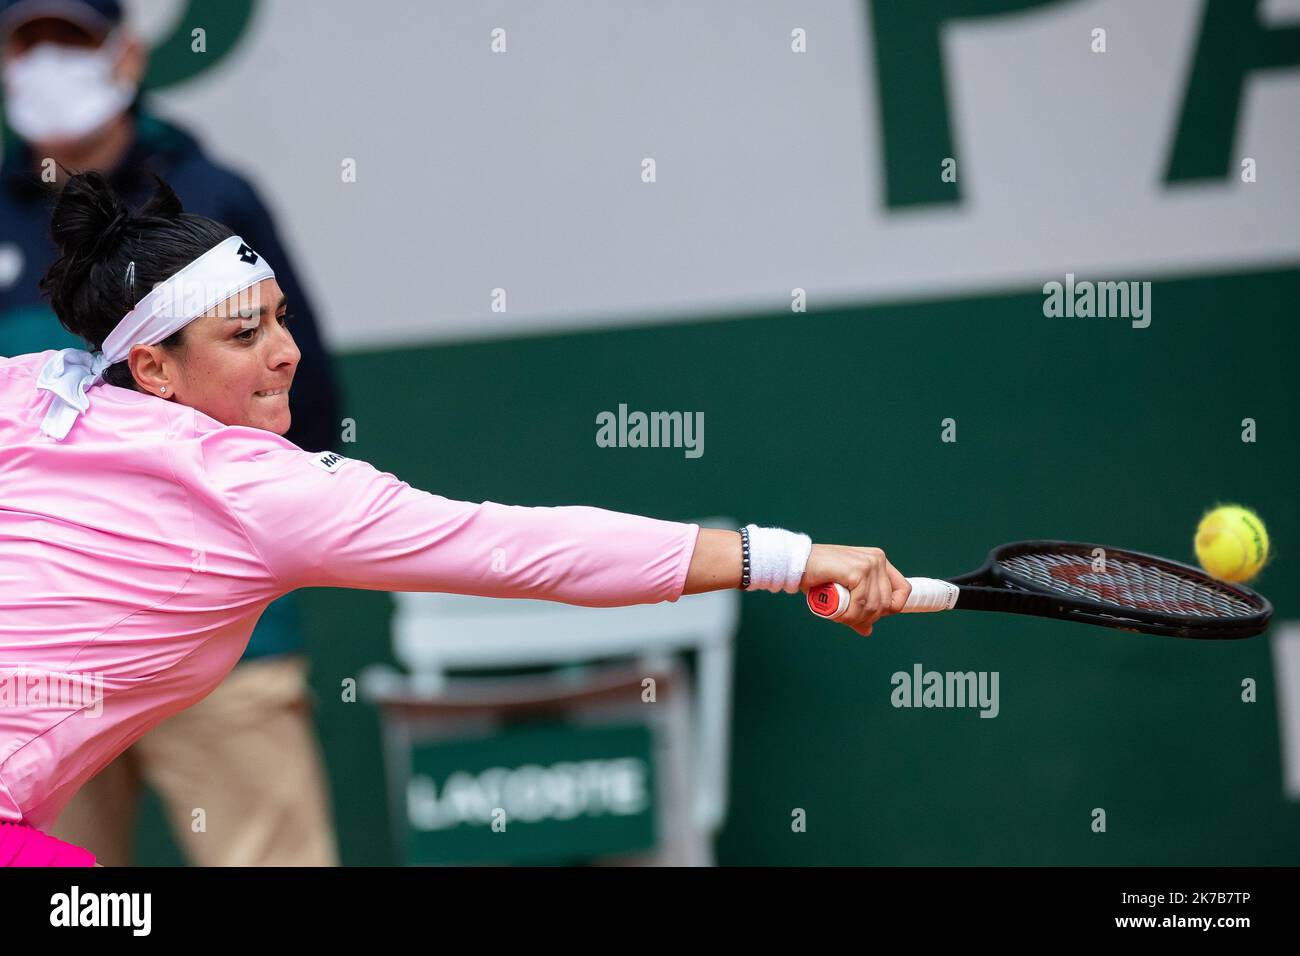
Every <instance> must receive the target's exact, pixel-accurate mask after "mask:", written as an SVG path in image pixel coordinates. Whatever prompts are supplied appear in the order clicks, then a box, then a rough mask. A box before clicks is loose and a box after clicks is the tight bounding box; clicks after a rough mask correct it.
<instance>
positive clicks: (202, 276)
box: [36, 236, 275, 441]
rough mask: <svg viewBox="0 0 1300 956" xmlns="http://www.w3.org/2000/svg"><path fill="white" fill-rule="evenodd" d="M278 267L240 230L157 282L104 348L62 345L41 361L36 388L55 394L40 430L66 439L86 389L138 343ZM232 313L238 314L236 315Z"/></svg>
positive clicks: (152, 340)
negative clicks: (254, 249)
mask: <svg viewBox="0 0 1300 956" xmlns="http://www.w3.org/2000/svg"><path fill="white" fill-rule="evenodd" d="M274 277H275V272H274V271H272V269H271V267H270V266H269V265H268V264H267V263H266V260H265V259H263V258H262V257H261V256H259V255H258V254H257V253H256V252H254V251H253V250H252V249H250V248H249V247H248V244H247V243H245V242H244V240H243V239H241V238H239V236H231V237H230V238H229V239H226V240H224V241H223V242H221V243H220V244H218V245H216V246H213V247H212V248H211V249H209V250H208V251H207V252H205V253H203V255H201V256H199V257H198V258H197V259H195V260H194V261H193V262H191V263H190V264H189V265H187V266H186V267H185V268H184V269H182V270H181V271H180V272H177V273H176V274H175V275H173V276H172V277H171V278H169V279H168V280H167V281H165V282H160V283H158V285H156V286H154V288H153V290H152V291H150V292H149V294H148V295H146V296H145V297H144V298H143V299H141V300H140V301H139V303H138V304H137V305H136V307H135V308H134V309H132V310H131V311H130V312H128V313H127V314H126V315H125V316H124V317H123V318H122V321H121V322H119V323H117V326H116V327H115V328H114V329H113V331H112V332H110V333H109V334H108V338H106V339H104V345H103V348H102V350H101V351H100V352H98V353H92V352H88V351H86V350H84V349H63V350H62V351H59V352H56V353H54V354H53V355H51V356H50V358H49V359H48V360H47V361H46V362H45V364H44V365H43V366H41V372H40V375H39V376H37V379H36V389H37V391H40V390H41V389H44V390H46V391H48V392H52V393H53V394H54V398H53V400H52V401H51V402H50V407H49V409H48V410H47V411H46V413H45V418H44V419H43V420H42V421H41V431H43V432H44V433H45V434H47V435H49V436H50V437H51V438H53V439H54V440H55V441H62V440H63V439H64V438H65V437H66V436H67V434H68V432H69V431H70V430H71V429H72V426H73V424H74V423H75V422H76V421H77V418H78V417H79V416H80V415H81V414H82V413H83V412H84V411H85V410H86V409H87V408H88V407H89V406H90V401H89V399H87V398H86V390H87V389H89V388H93V387H94V386H95V385H98V384H99V383H100V382H101V381H102V380H103V375H104V370H105V369H107V368H108V367H109V366H110V365H114V364H116V363H117V362H120V361H122V360H123V359H125V358H126V357H127V356H128V355H130V354H131V349H132V347H134V346H136V345H157V344H158V343H159V342H161V341H162V340H163V339H165V338H167V336H169V335H171V334H172V333H174V332H176V331H178V330H180V329H183V328H184V327H185V326H187V325H189V324H190V323H191V322H193V321H194V320H195V319H197V318H198V317H199V316H201V315H202V314H203V313H205V312H207V311H208V310H210V309H212V308H214V307H215V306H217V305H219V304H221V303H222V302H224V301H225V300H226V299H228V298H230V297H231V296H233V295H238V294H239V293H240V292H243V291H245V290H246V289H249V288H251V287H253V286H254V285H256V284H257V283H259V282H261V281H262V280H263V279H272V278H274ZM232 317H233V316H232Z"/></svg>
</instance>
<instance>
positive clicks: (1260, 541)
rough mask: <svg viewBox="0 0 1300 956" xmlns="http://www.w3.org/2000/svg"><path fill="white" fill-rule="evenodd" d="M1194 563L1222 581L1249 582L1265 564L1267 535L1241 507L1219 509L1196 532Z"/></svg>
mask: <svg viewBox="0 0 1300 956" xmlns="http://www.w3.org/2000/svg"><path fill="white" fill-rule="evenodd" d="M1196 560H1198V561H1200V562H1201V567H1203V568H1204V569H1205V572H1206V573H1207V574H1209V575H1210V576H1211V577H1216V578H1218V579H1219V580H1221V581H1238V582H1242V581H1249V580H1250V579H1251V578H1253V577H1254V576H1255V575H1256V574H1258V573H1259V569H1260V568H1262V567H1263V566H1264V562H1265V561H1267V560H1268V532H1267V531H1266V530H1265V529H1264V522H1262V521H1260V520H1259V515H1257V514H1255V512H1253V511H1251V510H1250V509H1249V508H1243V507H1242V506H1241V505H1219V506H1218V507H1216V508H1215V509H1214V510H1213V511H1209V512H1207V513H1206V515H1205V517H1203V518H1202V519H1201V523H1200V524H1199V525H1198V526H1197V528H1196Z"/></svg>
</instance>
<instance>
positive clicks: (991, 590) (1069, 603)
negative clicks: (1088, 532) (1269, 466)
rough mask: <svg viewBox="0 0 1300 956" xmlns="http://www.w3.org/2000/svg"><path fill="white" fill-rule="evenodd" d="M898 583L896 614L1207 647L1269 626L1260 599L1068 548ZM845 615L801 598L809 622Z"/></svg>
mask: <svg viewBox="0 0 1300 956" xmlns="http://www.w3.org/2000/svg"><path fill="white" fill-rule="evenodd" d="M907 580H908V582H909V583H910V584H911V585H912V593H911V595H910V596H909V597H908V599H907V605H906V606H905V607H904V608H903V611H904V612H905V613H908V612H918V611H949V610H954V609H955V610H958V611H1002V612H1004V613H1009V614H1033V615H1037V616H1038V617H1054V618H1059V619H1061V620H1065V621H1078V622H1080V623H1082V624H1095V625H1098V626H1100V627H1110V628H1115V629H1117V630H1121V631H1133V632H1136V633H1141V634H1164V635H1168V636H1171V637H1190V638H1203V639H1213V640H1225V639H1233V638H1242V637H1253V636H1254V635H1256V634H1260V633H1262V632H1263V631H1264V630H1265V629H1266V628H1267V627H1268V622H1269V619H1270V618H1271V617H1272V616H1273V605H1272V604H1270V603H1269V602H1268V600H1267V599H1266V598H1265V597H1263V596H1262V595H1260V594H1256V593H1255V592H1254V591H1252V590H1250V588H1246V587H1242V586H1241V585H1239V584H1229V583H1227V582H1224V581H1219V580H1216V579H1215V578H1212V577H1210V576H1209V575H1208V574H1206V573H1205V572H1203V571H1200V570H1198V569H1197V568H1193V567H1191V566H1189V565H1186V564H1180V563H1178V562H1177V561H1170V560H1168V559H1167V558H1158V557H1155V556H1154V555H1150V554H1142V553H1141V552H1138V551H1127V550H1124V549H1123V548H1105V547H1102V546H1101V545H1096V544H1080V543H1077V542H1071V541H1016V542H1014V543H1012V544H1004V545H1002V546H1000V547H997V548H994V549H993V550H992V551H990V552H989V556H988V560H987V561H985V562H984V566H983V567H982V568H980V569H979V570H977V571H972V572H971V573H969V574H964V575H962V576H961V577H957V578H952V579H951V580H946V581H945V580H939V579H937V578H908V579H907ZM848 605H849V591H848V589H847V588H845V587H844V586H843V585H840V584H823V585H819V586H817V587H814V588H812V589H810V590H809V591H808V607H809V608H810V609H811V610H812V612H813V613H814V614H816V615H818V616H819V617H825V618H832V619H833V618H836V617H839V616H840V615H841V614H843V613H844V611H845V610H846V609H847V608H848Z"/></svg>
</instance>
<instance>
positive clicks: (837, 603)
mask: <svg viewBox="0 0 1300 956" xmlns="http://www.w3.org/2000/svg"><path fill="white" fill-rule="evenodd" d="M907 583H908V584H910V585H912V593H911V594H909V595H908V596H907V603H906V604H904V605H903V613H904V614H912V613H917V612H921V611H950V610H952V608H953V606H954V605H955V604H956V603H957V595H958V594H959V593H961V588H959V587H957V585H955V584H953V583H952V582H951V581H942V580H940V579H939V578H908V579H907ZM848 607H849V589H848V588H846V587H845V586H844V585H842V584H821V585H818V586H817V587H815V588H809V590H808V610H810V611H812V612H813V613H814V614H816V615H817V616H818V617H825V618H829V619H830V620H835V618H837V617H839V616H840V615H841V614H843V613H844V612H845V611H846V610H848Z"/></svg>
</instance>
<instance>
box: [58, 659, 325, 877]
mask: <svg viewBox="0 0 1300 956" xmlns="http://www.w3.org/2000/svg"><path fill="white" fill-rule="evenodd" d="M306 672H307V659H306V657H304V656H303V655H301V654H286V655H279V656H275V657H266V658H254V659H253V660H251V661H247V662H245V663H241V664H238V665H236V667H235V669H234V670H232V671H231V672H230V674H229V675H228V676H227V677H226V679H225V680H224V681H223V682H222V683H221V685H220V686H218V687H217V689H216V690H214V691H213V692H212V693H211V694H209V695H208V696H207V697H205V698H204V699H203V700H201V701H199V702H198V703H197V704H195V705H194V706H192V707H190V708H188V709H187V710H183V711H181V712H180V713H179V714H175V715H173V716H171V717H169V718H168V719H167V720H165V721H163V722H162V723H161V724H159V725H158V726H157V727H155V728H153V730H151V731H149V732H148V733H147V734H145V735H144V736H143V737H141V738H140V739H139V740H137V741H136V742H135V743H134V744H132V745H131V747H130V748H128V749H127V750H126V751H125V752H123V753H122V754H121V755H120V756H119V757H118V758H117V759H116V760H114V761H113V762H112V763H111V764H109V765H108V766H107V767H105V768H104V769H103V770H102V771H100V772H99V773H98V774H96V775H95V776H94V777H93V778H91V779H90V780H89V781H88V782H87V783H86V785H85V786H83V787H82V788H81V790H79V791H78V792H77V794H76V796H74V797H73V798H72V800H71V802H69V804H68V805H67V807H66V808H65V809H64V811H63V813H62V814H61V815H60V816H59V818H58V820H57V821H55V824H54V826H53V827H51V828H50V831H49V832H50V833H51V834H53V835H54V836H57V837H58V838H59V839H60V840H66V841H68V842H69V843H75V844H77V845H78V846H83V847H85V848H86V849H88V850H90V851H91V852H92V853H94V854H95V855H96V857H97V858H98V859H99V861H100V862H101V863H103V864H104V865H105V866H130V865H131V863H132V860H131V845H132V838H133V831H134V823H135V810H136V804H137V802H138V798H139V793H140V784H141V781H148V783H149V784H150V785H151V786H152V787H153V788H154V789H155V790H156V791H157V792H158V794H159V796H160V797H161V798H162V802H163V805H164V807H165V808H166V812H167V817H168V819H169V821H170V822H171V827H172V833H173V834H174V835H175V837H176V840H177V843H178V844H179V845H180V848H181V850H182V851H183V852H184V854H185V856H186V857H187V858H188V859H189V861H190V863H191V864H193V865H196V866H337V865H338V863H339V861H338V848H337V845H336V842H335V837H334V831H333V826H332V824H331V821H330V809H329V799H328V795H327V793H326V783H325V776H324V772H323V769H322V764H321V758H320V751H319V745H318V743H317V741H316V737H315V733H314V731H313V728H312V724H311V706H312V703H311V698H310V696H309V695H310V690H309V688H308V685H307V681H306ZM198 810H201V811H203V813H202V814H199V813H196V811H198ZM204 818H206V819H204ZM200 821H202V823H200ZM196 830H197V831H198V832H196Z"/></svg>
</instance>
